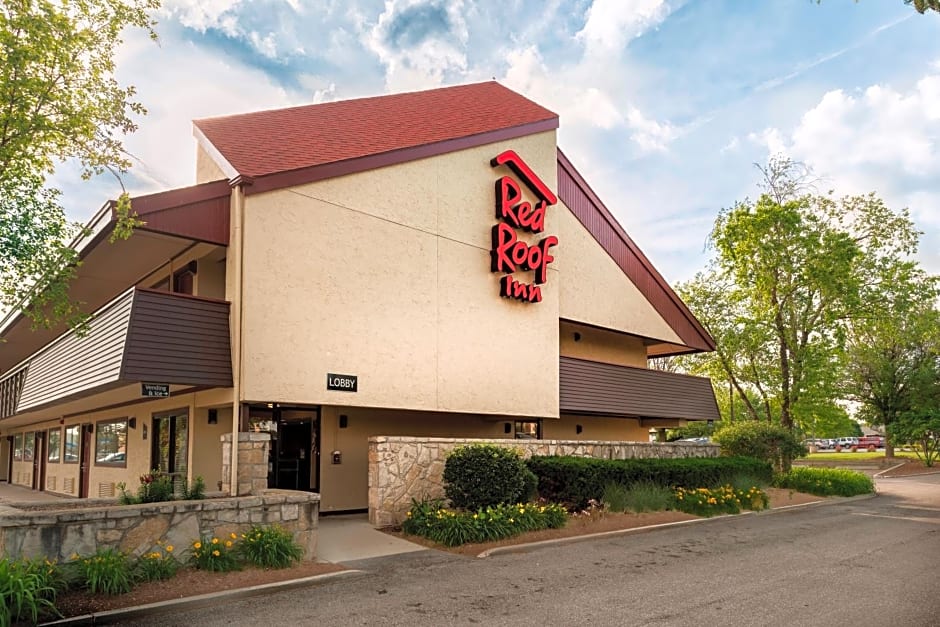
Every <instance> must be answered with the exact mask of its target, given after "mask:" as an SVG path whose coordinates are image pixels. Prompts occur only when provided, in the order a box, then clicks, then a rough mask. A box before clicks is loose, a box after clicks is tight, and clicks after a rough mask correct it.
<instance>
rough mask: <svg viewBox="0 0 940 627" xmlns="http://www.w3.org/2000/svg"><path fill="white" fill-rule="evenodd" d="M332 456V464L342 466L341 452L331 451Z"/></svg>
mask: <svg viewBox="0 0 940 627" xmlns="http://www.w3.org/2000/svg"><path fill="white" fill-rule="evenodd" d="M332 456H333V463H334V464H342V463H343V454H342V452H340V451H333V453H332Z"/></svg>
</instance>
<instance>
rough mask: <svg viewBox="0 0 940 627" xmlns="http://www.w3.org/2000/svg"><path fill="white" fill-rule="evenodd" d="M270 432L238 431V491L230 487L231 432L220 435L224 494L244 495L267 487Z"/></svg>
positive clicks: (255, 492)
mask: <svg viewBox="0 0 940 627" xmlns="http://www.w3.org/2000/svg"><path fill="white" fill-rule="evenodd" d="M270 446H271V434H269V433H255V432H244V431H243V432H240V433H239V434H238V492H233V491H232V490H231V487H232V471H231V468H232V434H231V433H226V434H224V435H223V436H222V485H221V488H220V489H221V490H222V492H225V493H226V494H233V495H237V496H246V495H248V494H259V493H260V492H261V491H262V490H266V489H267V488H268V448H269V447H270Z"/></svg>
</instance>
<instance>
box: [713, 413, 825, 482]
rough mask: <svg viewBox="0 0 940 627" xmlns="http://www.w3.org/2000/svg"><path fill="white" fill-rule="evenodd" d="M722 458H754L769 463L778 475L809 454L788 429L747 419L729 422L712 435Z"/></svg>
mask: <svg viewBox="0 0 940 627" xmlns="http://www.w3.org/2000/svg"><path fill="white" fill-rule="evenodd" d="M712 440H714V441H715V442H717V443H718V444H719V445H720V446H721V453H722V455H728V456H732V457H734V456H738V457H754V458H756V459H762V460H764V461H766V462H770V463H771V464H772V465H773V467H774V470H775V471H777V472H786V471H788V470H789V469H790V462H791V461H793V460H794V459H796V458H797V457H805V456H806V455H807V454H808V451H807V449H806V447H805V446H803V443H802V442H800V440H799V439H798V438H797V437H796V435H795V434H794V433H793V432H792V431H790V430H789V429H787V428H785V427H783V426H781V425H777V424H772V423H769V422H759V421H757V420H746V421H742V422H734V423H730V424H728V425H726V426H724V427H722V428H721V429H720V430H719V431H717V432H716V433H715V435H714V436H712Z"/></svg>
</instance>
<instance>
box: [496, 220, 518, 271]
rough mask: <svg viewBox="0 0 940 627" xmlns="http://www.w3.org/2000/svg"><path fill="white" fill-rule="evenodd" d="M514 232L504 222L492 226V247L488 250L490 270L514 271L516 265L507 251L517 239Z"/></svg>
mask: <svg viewBox="0 0 940 627" xmlns="http://www.w3.org/2000/svg"><path fill="white" fill-rule="evenodd" d="M517 239H518V238H517V237H516V232H515V231H514V230H513V228H512V227H511V226H509V225H508V224H506V223H505V222H499V223H497V224H496V225H494V226H493V248H492V249H491V250H490V259H491V263H490V270H491V271H493V272H515V271H516V266H515V264H514V263H513V262H512V259H510V257H509V254H508V253H509V251H510V249H511V248H512V246H513V244H515V243H516V241H517Z"/></svg>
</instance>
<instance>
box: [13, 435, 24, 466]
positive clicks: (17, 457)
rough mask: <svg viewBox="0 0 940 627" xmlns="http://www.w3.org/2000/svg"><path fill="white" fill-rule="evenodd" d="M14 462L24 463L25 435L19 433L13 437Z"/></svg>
mask: <svg viewBox="0 0 940 627" xmlns="http://www.w3.org/2000/svg"><path fill="white" fill-rule="evenodd" d="M13 461H15V462H21V461H23V434H22V433H17V434H16V435H15V436H13Z"/></svg>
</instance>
